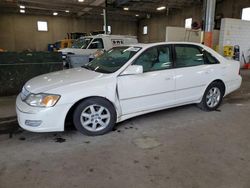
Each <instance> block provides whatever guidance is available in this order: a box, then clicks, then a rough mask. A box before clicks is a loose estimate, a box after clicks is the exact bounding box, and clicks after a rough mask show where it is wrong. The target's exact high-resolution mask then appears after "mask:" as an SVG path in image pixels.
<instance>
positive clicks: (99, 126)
mask: <svg viewBox="0 0 250 188" xmlns="http://www.w3.org/2000/svg"><path fill="white" fill-rule="evenodd" d="M116 117H117V116H116V111H115V108H114V107H113V105H112V104H111V103H110V102H109V101H107V100H105V99H102V98H98V97H93V98H89V99H86V100H84V101H82V102H80V103H79V105H78V106H77V107H76V109H75V111H74V113H73V123H74V125H75V127H76V129H77V130H78V131H79V132H81V133H82V134H85V135H88V136H98V135H103V134H106V133H108V132H110V131H112V130H113V127H114V126H115V123H116Z"/></svg>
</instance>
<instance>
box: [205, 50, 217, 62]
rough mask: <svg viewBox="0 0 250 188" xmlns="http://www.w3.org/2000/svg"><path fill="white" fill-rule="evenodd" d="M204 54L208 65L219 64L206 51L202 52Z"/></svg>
mask: <svg viewBox="0 0 250 188" xmlns="http://www.w3.org/2000/svg"><path fill="white" fill-rule="evenodd" d="M204 54H205V56H206V58H207V63H208V64H219V63H220V62H219V61H218V60H217V59H216V58H215V57H214V56H213V55H212V54H211V53H209V52H207V51H206V50H204Z"/></svg>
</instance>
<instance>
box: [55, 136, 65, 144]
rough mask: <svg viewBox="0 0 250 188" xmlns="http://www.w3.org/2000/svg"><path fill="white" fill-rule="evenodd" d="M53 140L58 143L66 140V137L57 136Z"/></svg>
mask: <svg viewBox="0 0 250 188" xmlns="http://www.w3.org/2000/svg"><path fill="white" fill-rule="evenodd" d="M54 141H55V142H58V143H63V142H65V141H66V139H65V138H61V137H57V138H54Z"/></svg>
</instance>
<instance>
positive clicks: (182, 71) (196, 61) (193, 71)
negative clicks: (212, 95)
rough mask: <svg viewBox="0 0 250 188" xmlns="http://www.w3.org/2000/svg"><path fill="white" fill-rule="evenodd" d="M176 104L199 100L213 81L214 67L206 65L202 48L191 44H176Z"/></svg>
mask: <svg viewBox="0 0 250 188" xmlns="http://www.w3.org/2000/svg"><path fill="white" fill-rule="evenodd" d="M174 57H175V80H176V92H175V93H176V103H177V104H182V103H189V102H195V101H197V100H199V99H200V98H201V97H202V96H203V93H204V90H205V87H206V86H207V84H208V82H209V81H210V80H211V73H212V71H213V70H212V69H213V68H212V65H209V64H206V58H205V57H204V53H203V50H202V48H201V47H199V46H196V45H191V44H175V45H174Z"/></svg>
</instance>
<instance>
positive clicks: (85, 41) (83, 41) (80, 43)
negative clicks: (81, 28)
mask: <svg viewBox="0 0 250 188" xmlns="http://www.w3.org/2000/svg"><path fill="white" fill-rule="evenodd" d="M91 40H92V38H80V39H77V40H75V41H74V42H73V44H72V48H81V49H86V48H87V47H88V45H89V43H90V42H91Z"/></svg>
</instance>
